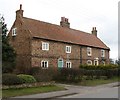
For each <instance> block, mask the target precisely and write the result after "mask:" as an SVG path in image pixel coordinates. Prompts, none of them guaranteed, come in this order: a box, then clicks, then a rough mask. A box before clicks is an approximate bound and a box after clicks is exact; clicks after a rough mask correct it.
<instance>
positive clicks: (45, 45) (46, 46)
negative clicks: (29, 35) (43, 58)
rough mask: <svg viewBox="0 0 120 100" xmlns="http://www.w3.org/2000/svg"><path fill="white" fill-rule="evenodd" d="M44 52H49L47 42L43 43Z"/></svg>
mask: <svg viewBox="0 0 120 100" xmlns="http://www.w3.org/2000/svg"><path fill="white" fill-rule="evenodd" d="M42 50H47V51H48V50H49V43H47V42H42Z"/></svg>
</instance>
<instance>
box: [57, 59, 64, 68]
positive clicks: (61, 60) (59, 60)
mask: <svg viewBox="0 0 120 100" xmlns="http://www.w3.org/2000/svg"><path fill="white" fill-rule="evenodd" d="M60 62H61V63H62V66H59V63H60ZM63 66H64V61H63V59H62V58H59V59H58V68H63Z"/></svg>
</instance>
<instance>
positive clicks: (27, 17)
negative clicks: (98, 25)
mask: <svg viewBox="0 0 120 100" xmlns="http://www.w3.org/2000/svg"><path fill="white" fill-rule="evenodd" d="M23 18H26V19H29V20H34V21H38V22H42V23H45V24H50V25H55V26H57V27H60V28H64V29H70V30H73V31H79V32H82V33H85V34H89V35H93V34H90V33H89V32H84V31H81V30H78V29H74V28H66V27H62V26H60V25H57V24H53V23H50V22H45V21H41V20H37V19H33V18H28V17H23Z"/></svg>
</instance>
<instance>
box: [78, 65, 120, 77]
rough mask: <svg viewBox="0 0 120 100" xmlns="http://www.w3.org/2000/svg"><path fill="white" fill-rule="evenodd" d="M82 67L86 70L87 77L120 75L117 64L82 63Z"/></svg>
mask: <svg viewBox="0 0 120 100" xmlns="http://www.w3.org/2000/svg"><path fill="white" fill-rule="evenodd" d="M80 69H82V70H84V75H85V76H87V79H94V78H95V79H99V78H102V77H106V78H112V77H113V76H118V75H119V69H118V66H117V65H105V66H104V65H99V66H94V65H90V66H88V65H80Z"/></svg>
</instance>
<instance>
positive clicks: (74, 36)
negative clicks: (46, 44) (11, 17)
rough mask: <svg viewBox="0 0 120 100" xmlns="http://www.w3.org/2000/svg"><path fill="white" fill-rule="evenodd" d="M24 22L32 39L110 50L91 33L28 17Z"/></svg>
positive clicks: (24, 18)
mask: <svg viewBox="0 0 120 100" xmlns="http://www.w3.org/2000/svg"><path fill="white" fill-rule="evenodd" d="M23 21H24V24H25V25H26V26H27V28H28V29H29V30H30V32H31V35H32V37H37V38H44V39H50V40H55V41H62V42H68V43H73V44H79V45H85V46H92V47H98V48H103V49H109V48H108V47H107V46H106V45H105V44H104V43H103V42H102V41H101V40H100V39H99V38H98V37H96V36H95V35H93V34H90V33H86V32H82V31H79V30H75V29H71V28H64V27H61V26H59V25H54V24H50V23H47V22H43V21H38V20H34V19H30V18H26V17H23Z"/></svg>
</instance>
